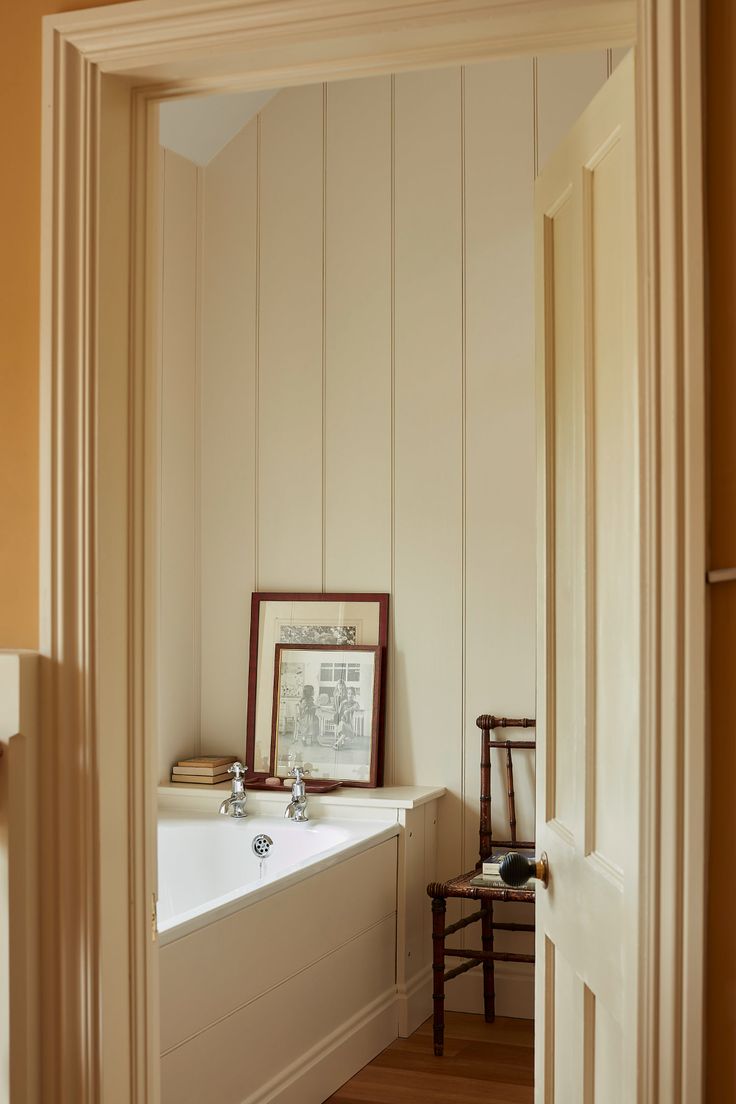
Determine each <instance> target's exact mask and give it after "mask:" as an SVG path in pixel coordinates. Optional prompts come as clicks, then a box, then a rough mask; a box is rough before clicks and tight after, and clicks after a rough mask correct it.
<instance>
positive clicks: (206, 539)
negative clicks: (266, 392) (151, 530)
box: [199, 119, 258, 754]
mask: <svg viewBox="0 0 736 1104" xmlns="http://www.w3.org/2000/svg"><path fill="white" fill-rule="evenodd" d="M257 141H258V123H257V120H255V119H254V120H253V121H252V122H251V123H249V125H248V126H247V127H245V128H244V129H243V130H242V131H241V132H240V134H239V135H238V136H237V137H236V138H234V139H233V141H232V142H230V144H229V145H228V146H226V148H225V150H224V151H223V152H222V153H221V154H220V156H219V157H217V158H216V159H215V160H214V162H213V163H212V165H211V166H210V167H209V169H208V170H207V173H206V174H205V188H204V204H203V227H202V272H201V286H202V292H201V294H202V345H201V349H202V365H203V371H202V373H201V384H200V390H201V403H202V405H201V443H200V449H199V452H200V455H201V461H200V473H201V480H202V488H201V599H200V608H201V613H200V623H201V664H202V738H201V747H202V751H203V753H205V754H206V753H208V752H210V753H212V754H220V753H222V752H223V751H224V752H232V753H233V754H236V753H237V754H240V752H241V748H242V743H243V733H244V731H245V707H246V669H247V664H246V663H244V660H243V657H244V655H246V654H247V649H248V620H249V609H250V595H251V592H252V591H253V590H254V589H255V578H256V567H255V559H256V524H255V522H256V508H255V502H256V493H255V492H256V488H255V479H256V402H255V400H256V301H257V284H256V279H257V256H256V239H257V168H258V162H257V153H258V149H257Z"/></svg>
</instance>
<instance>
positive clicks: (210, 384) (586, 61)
mask: <svg viewBox="0 0 736 1104" xmlns="http://www.w3.org/2000/svg"><path fill="white" fill-rule="evenodd" d="M620 53H621V52H620V51H613V52H610V51H598V52H596V53H581V54H574V55H565V56H550V57H541V58H539V59H532V58H520V59H509V60H499V61H493V62H489V63H484V64H481V65H471V66H466V67H464V68H462V69H461V68H455V69H452V68H447V69H441V70H433V71H427V72H418V73H409V74H401V75H398V76H396V77H376V78H371V79H365V80H354V81H344V82H337V83H334V84H330V85H329V86H322V85H313V86H305V87H299V88H292V89H286V90H284V91H282V92H280V93H279V94H278V95H277V96H276V97H275V98H274V99H273V100H271V101H270V102H269V103H268V104H267V106H266V107H265V108H264V109H263V110H262V111H261V113H260V114H259V115H258V116H257V117H256V118H254V119H253V120H251V122H250V123H248V125H247V126H246V127H245V128H244V129H243V130H242V131H241V132H240V133H239V134H238V135H237V136H236V137H235V138H234V139H233V140H232V141H231V142H230V143H229V144H228V145H227V146H226V147H225V148H224V150H222V152H221V153H219V154H218V155H217V156H216V157H215V158H214V159H213V160H212V161H211V162H210V163H209V164H208V165H207V166H206V168H199V169H197V168H196V167H195V166H193V165H188V164H187V163H186V162H185V161H183V160H182V159H181V158H177V157H176V156H175V155H172V154H170V153H165V154H164V166H165V172H164V176H163V188H164V202H163V212H164V215H163V220H164V277H163V287H164V297H163V309H164V325H163V350H162V353H163V373H162V374H163V404H162V409H163V414H162V433H163V448H162V456H163V461H162V463H163V470H162V482H161V489H162V542H161V547H162V562H161V578H162V598H161V616H162V625H161V642H162V654H161V728H160V764H161V777H162V779H165V778H166V777H167V775H168V771H169V768H170V765H171V762H172V760H173V759H174V758H175V757H176V756H177V755H178V754H179V753H181V752H191V751H194V750H201V751H203V752H208V751H212V752H216V751H220V750H227V751H233V752H241V751H242V748H243V742H244V732H245V716H246V685H247V666H248V621H249V598H250V593H251V591H252V590H256V589H261V590H265V589H270V590H321V589H325V590H375V591H382V590H388V591H390V593H391V601H392V623H391V645H390V666H389V699H388V707H387V735H386V738H387V756H386V781H387V783H395V784H415V785H435V784H441V785H443V786H446V787H447V790H448V793H447V796H446V797H445V798H444V799H443V803H442V809H441V817H442V823H441V831H440V832H439V834H438V841H439V842H438V847H439V854H438V863H439V874H440V875H443V876H444V875H450V874H453V873H457V872H459V871H460V870H461V869H467V868H468V867H470V866H472V864H473V862H474V860H475V857H476V848H477V814H478V788H479V767H478V761H479V734H478V730H477V729H476V727H475V717H476V716H477V715H478V714H479V713H481V712H487V711H494V712H496V713H509V714H514V713H515V714H519V713H523V714H527V715H530V714H533V712H534V700H535V673H534V663H535V656H534V649H535V644H534V639H535V594H536V591H535V454H534V426H535V420H534V418H535V414H534V348H533V332H534V301H533V296H534V291H533V289H534V274H533V246H532V241H533V225H532V218H533V183H534V174H535V170H536V169H537V167H541V166H542V165H543V164H544V163H545V161H546V160H547V158H548V157H549V155H550V153H551V152H552V150H553V149H554V148H555V146H556V145H557V143H558V142H559V140H560V139H561V138H562V136H563V135H564V134H565V132H566V131H567V130H568V129H569V127H570V126H571V124H572V123H573V122H574V120H575V118H576V117H577V116H578V115H579V114H580V112H581V111H582V110H583V108H584V107H585V106H586V105H587V103H588V102H589V101H590V99H591V98H592V96H593V95H594V93H595V92H596V90H597V89H598V88H599V87H600V86H601V84H602V83H603V82H604V81H605V79H606V76H607V74H608V73H609V72H610V69H611V67H612V64H613V63H614V62H615V61H616V60H617V59H618V57H619V56H620ZM198 256H199V263H197V258H198ZM167 527H168V531H167ZM499 765H500V764H499ZM532 777H533V770H532V763H531V760H528V761H526V762H520V763H519V764H518V766H517V770H516V791H517V801H518V808H519V826H518V827H519V831H520V833H521V835H522V836H528V835H530V834H531V833H532V832H533V811H534V804H533V802H534V795H533V784H532ZM494 781H495V783H496V785H495V786H494V821H495V822H496V826H497V828H500V827H501V826H502V825H503V823H504V811H505V797H504V790H503V787H502V786H501V784H500V782H501V779H500V777H499V775H498V773H496V775H495V780H494ZM509 938H510V939H513V938H514V937H513V936H511V937H507V938H506V940H505V941H504V940H503V936H499V937H498V944H499V946H502V945H508V946H509V947H511V944H510V943H509ZM516 938H517V943H516V944H515V947H516V949H519V943H518V937H516ZM511 949H514V948H513V947H512V948H511ZM477 986H478V979H477V978H476V976H475V973H474V974H471V975H465V976H464V978H462V979H460V981H459V982H458V983H457V984H456V985H455V986H454V987H450V990H449V994H448V995H449V998H450V1001H451V1002H452V1004H451V1005H450V1006H451V1007H452V1006H454V1005H455V1004H457V1006H462V1007H465V1008H472V1007H475V1006H476V1002H477V1000H478V993H477V992H476V989H477ZM525 991H526V992H528V993H529V994H530V993H531V988H530V987H529V986H527V988H526V990H525ZM517 1007H518V1006H517ZM522 1010H523V1009H522ZM527 1011H529V1012H530V1011H531V1009H530V1008H527Z"/></svg>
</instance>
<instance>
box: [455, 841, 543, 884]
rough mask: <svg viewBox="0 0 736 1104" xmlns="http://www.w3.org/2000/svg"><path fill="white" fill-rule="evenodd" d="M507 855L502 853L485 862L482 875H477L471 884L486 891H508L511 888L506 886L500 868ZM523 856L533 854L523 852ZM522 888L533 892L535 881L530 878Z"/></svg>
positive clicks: (471, 880)
mask: <svg viewBox="0 0 736 1104" xmlns="http://www.w3.org/2000/svg"><path fill="white" fill-rule="evenodd" d="M505 853H506V852H502V853H500V854H495V855H492V856H491V858H490V860H488V861H487V862H484V863H483V865H482V867H481V871H480V873H479V874H476V876H475V877H474V878H471V879H470V884H471V885H472V886H482V887H485V888H486V889H508V888H509V886H507V885H506V883H505V882H504V880H503V878H502V877H501V875H500V874H499V867H500V866H501V860H502V859H503V857H504V854H505ZM521 854H522V855H526V854H531V852H526V851H523V850H522V852H521ZM522 888H523V889H531V890H533V889H534V888H535V883H534V880H533V879H531V878H530V879H529V881H528V882H527V883H526V885H525V886H523V887H522Z"/></svg>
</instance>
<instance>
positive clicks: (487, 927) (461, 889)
mask: <svg viewBox="0 0 736 1104" xmlns="http://www.w3.org/2000/svg"><path fill="white" fill-rule="evenodd" d="M475 723H476V724H477V726H478V728H479V729H480V730H481V760H480V849H479V857H478V862H477V863H476V867H475V870H471V871H469V873H467V874H460V875H459V876H458V877H456V878H450V880H449V881H447V882H430V884H429V885H428V886H427V893H428V895H429V896H430V897H431V898H432V944H433V958H432V970H433V978H434V986H433V1002H434V1052H435V1054H437V1055H441V1054H442V1051H443V1046H444V1035H445V982H447V981H450V979H451V978H455V977H458V976H459V975H460V974H464V973H465V972H466V971H467V970H473V969H474V968H475V967H476V966H481V965H482V966H483V1007H484V1012H485V1018H486V1022H487V1023H492V1022H493V1020H494V1019H495V1015H496V989H495V978H494V964H495V963H496V962H534V955H533V954H512V953H511V952H509V951H495V950H494V949H493V933H494V931H515V932H533V931H534V924H533V923H532V924H514V923H502V922H499V921H496V920H494V918H493V902H494V901H519V902H522V903H524V904H529V905H533V904H534V890H533V889H529V888H521V889H512V888H510V887H506V886H501V885H499V886H477V885H471V881H472V879H473V878H475V877H476V876H477V875H478V874H479V872H480V871H481V869H482V864H483V863H484V862H488V861H489V860H490V858H491V853H492V849H493V850H494V853H495V854H498V852H499V851H504V850H506V851H509V850H516V849H521V850H530V851H534V840H518V839H517V838H516V798H515V795H514V764H513V755H514V753H515V752H518V751H529V750H531V751H534V750H535V748H536V743H535V741H534V740H496V739H495V738H494V734H495V730H496V729H497V728H504V729H506V728H534V727H535V721H534V720H532V719H531V718H529V717H517V718H514V717H494V716H491V715H489V714H483V716H481V717H478V719H477V721H476V722H475ZM493 748H498V749H500V750H503V751H505V753H506V754H505V756H504V761H505V767H506V793H507V795H508V815H509V838H508V839H499V840H494V839H493V834H492V828H491V749H493ZM510 861H511V860H510ZM448 897H459V898H462V899H471V900H476V901H479V902H480V908H479V909H478V911H477V912H473V913H472V914H471V915H470V916H466V917H464V918H463V919H462V920H457V921H456V922H455V923H454V924H449V925H447V926H445V912H446V909H447V898H448ZM478 921H480V923H481V943H482V947H483V949H482V950H481V951H473V950H466V949H463V948H457V949H455V948H451V947H447V946H446V945H445V940H446V938H447V936H448V935H452V934H453V933H454V932H457V931H460V930H461V929H462V928H466V927H468V925H470V924H475V923H477V922H478ZM446 958H462V959H465V960H466V961H464V962H462V963H461V964H460V965H459V966H455V967H454V968H453V969H451V970H447V971H446V970H445V959H446Z"/></svg>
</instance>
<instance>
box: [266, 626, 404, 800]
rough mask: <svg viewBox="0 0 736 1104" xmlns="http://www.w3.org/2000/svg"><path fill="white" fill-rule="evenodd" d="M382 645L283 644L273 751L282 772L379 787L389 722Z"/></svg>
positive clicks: (277, 670)
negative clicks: (301, 770) (385, 721)
mask: <svg viewBox="0 0 736 1104" xmlns="http://www.w3.org/2000/svg"><path fill="white" fill-rule="evenodd" d="M381 651H382V649H381V648H380V647H378V646H366V645H358V644H356V645H353V646H351V647H343V646H340V645H329V644H323V645H317V646H309V645H302V644H277V645H276V646H275V662H274V684H273V723H272V730H271V754H272V762H273V764H274V772H275V774H277V775H279V776H286V775H288V773H289V771H290V770H292V769H293V768H294V767H302V768H304V769H305V770H306V771H308V772H309V775H310V777H312V778H327V779H332V780H333V781H336V782H341V783H342V784H343V785H348V786H376V785H377V784H378V772H379V763H380V762H381V758H382V756H381V752H382V746H381V745H382V737H383V725H382V723H381V721H382V706H383V700H382V698H383V695H382V683H381Z"/></svg>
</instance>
